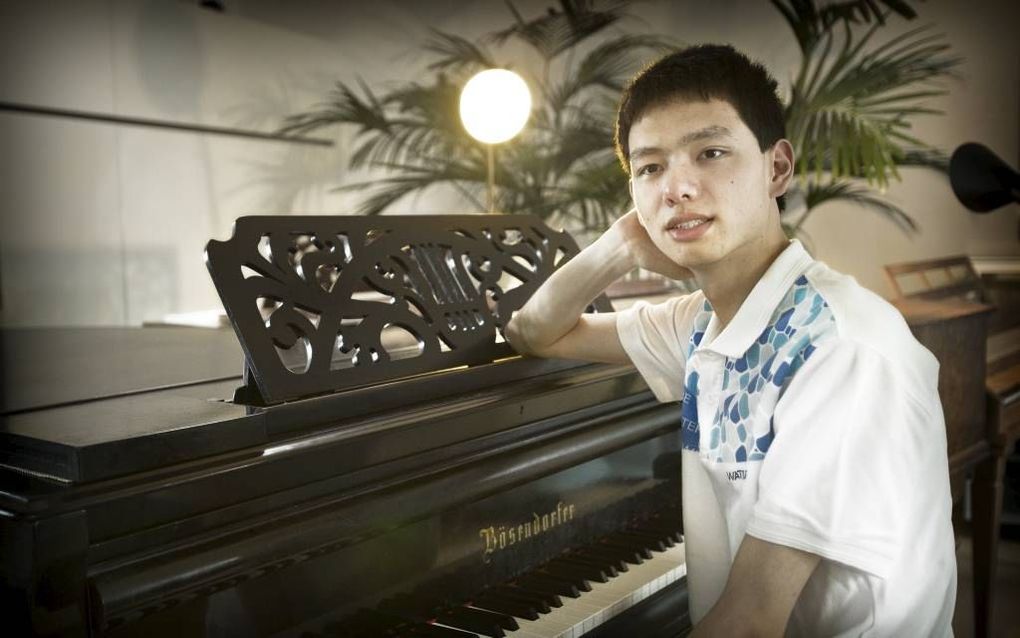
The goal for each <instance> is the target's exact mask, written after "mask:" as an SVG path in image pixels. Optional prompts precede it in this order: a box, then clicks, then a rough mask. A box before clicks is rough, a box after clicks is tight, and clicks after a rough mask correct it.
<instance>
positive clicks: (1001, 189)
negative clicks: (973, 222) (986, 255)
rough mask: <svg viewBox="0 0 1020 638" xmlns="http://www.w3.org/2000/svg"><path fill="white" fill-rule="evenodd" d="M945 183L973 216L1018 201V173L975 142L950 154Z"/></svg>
mask: <svg viewBox="0 0 1020 638" xmlns="http://www.w3.org/2000/svg"><path fill="white" fill-rule="evenodd" d="M949 183H950V185H951V186H952V187H953V193H954V194H955V195H956V198H957V199H958V200H960V203H962V204H963V205H964V206H966V207H967V208H969V209H970V210H972V211H974V212H975V213H987V212H989V211H992V210H995V209H996V208H999V207H1000V206H1005V205H1006V204H1011V203H1013V202H1018V201H1020V173H1017V172H1016V171H1014V170H1013V169H1012V168H1010V167H1009V165H1007V164H1006V162H1004V161H1002V159H1000V158H999V156H998V155H996V154H995V153H993V152H992V151H991V150H989V148H988V147H987V146H984V145H982V144H977V143H975V142H969V143H967V144H963V145H962V146H960V147H959V148H957V149H956V150H955V151H953V156H952V157H951V158H950V159H949Z"/></svg>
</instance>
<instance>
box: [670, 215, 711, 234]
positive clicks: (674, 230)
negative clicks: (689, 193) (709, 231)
mask: <svg viewBox="0 0 1020 638" xmlns="http://www.w3.org/2000/svg"><path fill="white" fill-rule="evenodd" d="M711 221H712V219H711V218H710V217H705V216H704V215H698V214H695V213H685V214H683V215H677V216H676V217H673V218H671V219H670V220H669V221H668V222H666V232H667V233H669V234H670V235H671V236H672V237H673V238H674V239H677V240H681V241H682V240H687V239H695V238H696V237H697V236H700V234H701V233H700V232H698V230H699V229H701V227H702V226H705V225H706V224H708V223H710V222H711Z"/></svg>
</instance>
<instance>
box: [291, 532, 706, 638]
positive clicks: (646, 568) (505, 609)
mask: <svg viewBox="0 0 1020 638" xmlns="http://www.w3.org/2000/svg"><path fill="white" fill-rule="evenodd" d="M677 527H679V525H678V524H667V523H648V522H646V523H644V524H642V525H641V526H640V527H639V528H637V529H631V530H627V531H624V532H618V533H615V534H611V535H609V536H607V537H604V538H602V539H599V541H598V542H597V543H594V544H593V545H591V546H588V547H583V548H580V549H576V550H572V551H570V552H567V553H565V554H563V555H561V556H559V557H557V558H554V559H552V560H550V561H548V562H547V563H545V564H543V565H540V566H538V567H537V568H536V569H534V570H532V571H530V572H528V573H525V574H522V575H520V576H518V577H517V578H515V579H514V580H512V581H510V582H508V583H505V584H503V585H497V586H494V587H489V588H487V589H485V590H484V591H482V592H480V593H479V594H478V595H477V596H475V597H474V598H473V599H472V600H469V601H466V602H465V603H464V604H462V605H455V606H449V607H446V608H444V609H441V610H436V609H430V610H428V611H421V606H420V604H419V605H416V604H415V601H414V600H413V599H410V597H408V598H405V599H394V600H391V601H387V602H384V603H382V604H380V606H379V608H377V609H362V610H360V611H358V612H357V613H355V614H353V615H352V616H348V617H347V618H345V619H343V620H342V621H338V622H332V623H328V624H327V625H326V626H325V627H323V628H322V630H321V632H318V631H317V632H314V633H313V632H305V633H303V634H302V635H301V638H319V637H320V636H336V637H339V638H355V637H358V638H367V637H370V636H371V637H373V638H374V637H385V636H436V637H448V638H470V637H471V636H477V637H484V636H489V637H492V638H504V637H506V638H574V637H577V636H583V635H585V634H587V633H589V632H591V631H593V630H595V629H596V628H598V627H600V626H601V625H602V624H603V623H605V622H607V621H609V620H610V619H612V618H614V617H617V616H618V615H619V614H621V613H622V612H624V611H626V610H628V609H630V608H632V607H635V606H636V605H638V604H639V603H641V602H642V601H644V600H647V599H648V598H649V597H651V596H653V595H654V594H656V593H657V592H659V591H661V590H663V589H664V588H666V587H668V586H669V585H671V584H673V583H676V582H677V581H678V580H680V579H682V578H683V577H684V576H685V575H686V573H687V569H686V562H685V554H684V543H683V535H682V534H681V533H680V532H678V531H676V529H677ZM416 608H417V609H416ZM676 613H677V615H680V614H682V613H686V610H685V609H684V610H681V609H677V610H676Z"/></svg>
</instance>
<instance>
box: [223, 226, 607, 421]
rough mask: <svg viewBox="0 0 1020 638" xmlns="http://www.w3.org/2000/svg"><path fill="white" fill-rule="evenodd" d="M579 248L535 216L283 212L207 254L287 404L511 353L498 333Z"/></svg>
mask: <svg viewBox="0 0 1020 638" xmlns="http://www.w3.org/2000/svg"><path fill="white" fill-rule="evenodd" d="M576 252H577V244H576V243H575V242H574V240H573V239H572V238H571V237H570V235H568V234H567V233H566V232H564V231H554V230H552V229H550V228H549V227H548V226H546V225H545V224H544V223H543V222H542V221H541V220H540V219H539V218H537V217H534V216H531V215H499V216H480V215H440V216H384V217H347V216H344V217H294V216H279V217H276V216H274V217H242V218H240V219H238V220H237V223H236V224H235V227H234V235H233V237H231V238H230V239H229V240H228V241H225V242H220V241H210V242H209V244H208V245H207V246H206V262H207V264H208V266H209V272H210V274H211V275H212V278H213V282H214V283H215V285H216V290H217V291H218V292H219V295H220V299H222V300H223V305H224V307H225V308H226V311H227V315H228V316H229V317H230V320H231V322H232V323H233V326H234V330H235V331H236V332H237V336H238V339H239V340H240V342H241V346H242V348H243V349H244V352H245V357H246V364H247V366H248V372H249V375H247V377H248V378H249V382H250V381H254V382H255V384H256V385H257V390H258V395H259V396H260V397H261V399H262V400H263V401H265V402H267V403H276V402H280V401H286V400H288V399H294V398H299V397H305V396H310V395H314V394H320V393H324V392H329V391H334V390H339V389H343V388H349V387H353V386H361V385H366V384H369V383H375V382H379V381H384V380H389V379H395V378H400V377H406V376H410V375H415V374H419V373H423V372H431V371H436V370H442V369H446V368H451V367H455V366H462V365H475V364H479V363H489V362H491V361H494V360H496V359H499V358H502V357H506V356H509V355H511V354H512V351H511V350H510V348H509V346H508V345H507V344H505V343H503V342H502V341H501V337H500V338H497V331H498V330H500V329H502V327H503V325H504V324H505V322H506V321H507V320H508V319H509V317H510V315H511V313H512V312H513V311H514V310H517V309H518V308H520V307H521V306H522V305H523V304H524V302H525V301H526V300H527V299H528V297H530V296H531V294H532V293H534V291H535V290H536V289H537V288H538V286H539V285H540V284H541V283H542V282H543V281H545V279H546V277H548V276H549V275H550V274H551V273H552V272H553V271H554V270H555V269H556V268H557V267H558V266H560V265H561V264H562V263H563V262H564V261H566V260H567V259H569V258H570V257H572V256H573V255H574V254H575V253H576ZM592 309H593V310H608V309H610V306H609V303H608V301H607V300H605V299H604V298H600V299H599V300H598V301H597V302H596V303H595V304H594V306H593V308H592ZM252 377H253V379H252ZM252 389H254V388H252Z"/></svg>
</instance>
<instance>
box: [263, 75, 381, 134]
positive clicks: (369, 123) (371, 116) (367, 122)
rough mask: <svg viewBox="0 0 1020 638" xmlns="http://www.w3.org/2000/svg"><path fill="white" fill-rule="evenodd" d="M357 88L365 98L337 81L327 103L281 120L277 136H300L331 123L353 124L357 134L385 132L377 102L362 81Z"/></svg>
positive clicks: (379, 104)
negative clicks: (281, 124)
mask: <svg viewBox="0 0 1020 638" xmlns="http://www.w3.org/2000/svg"><path fill="white" fill-rule="evenodd" d="M358 86H359V87H360V88H361V92H362V93H363V94H364V98H361V97H358V95H357V93H355V92H354V89H352V88H351V87H349V86H347V85H346V84H344V83H343V82H337V84H336V87H335V88H334V89H333V91H332V93H331V94H330V100H329V102H327V103H325V104H323V105H321V106H320V107H319V108H318V109H316V110H314V111H310V112H308V113H299V114H297V115H291V116H289V117H287V118H284V120H283V126H282V127H280V128H279V129H278V130H277V133H278V134H280V135H301V134H303V133H308V132H310V131H313V130H316V129H320V128H323V127H325V126H332V125H334V124H351V125H354V126H356V127H357V129H358V132H359V133H367V132H369V131H386V128H387V126H388V121H387V119H386V115H385V111H384V109H383V106H382V104H381V103H380V102H379V99H378V98H377V97H376V96H375V94H374V93H372V89H370V88H369V87H368V85H367V84H366V83H365V81H364V80H362V79H360V78H359V79H358Z"/></svg>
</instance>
